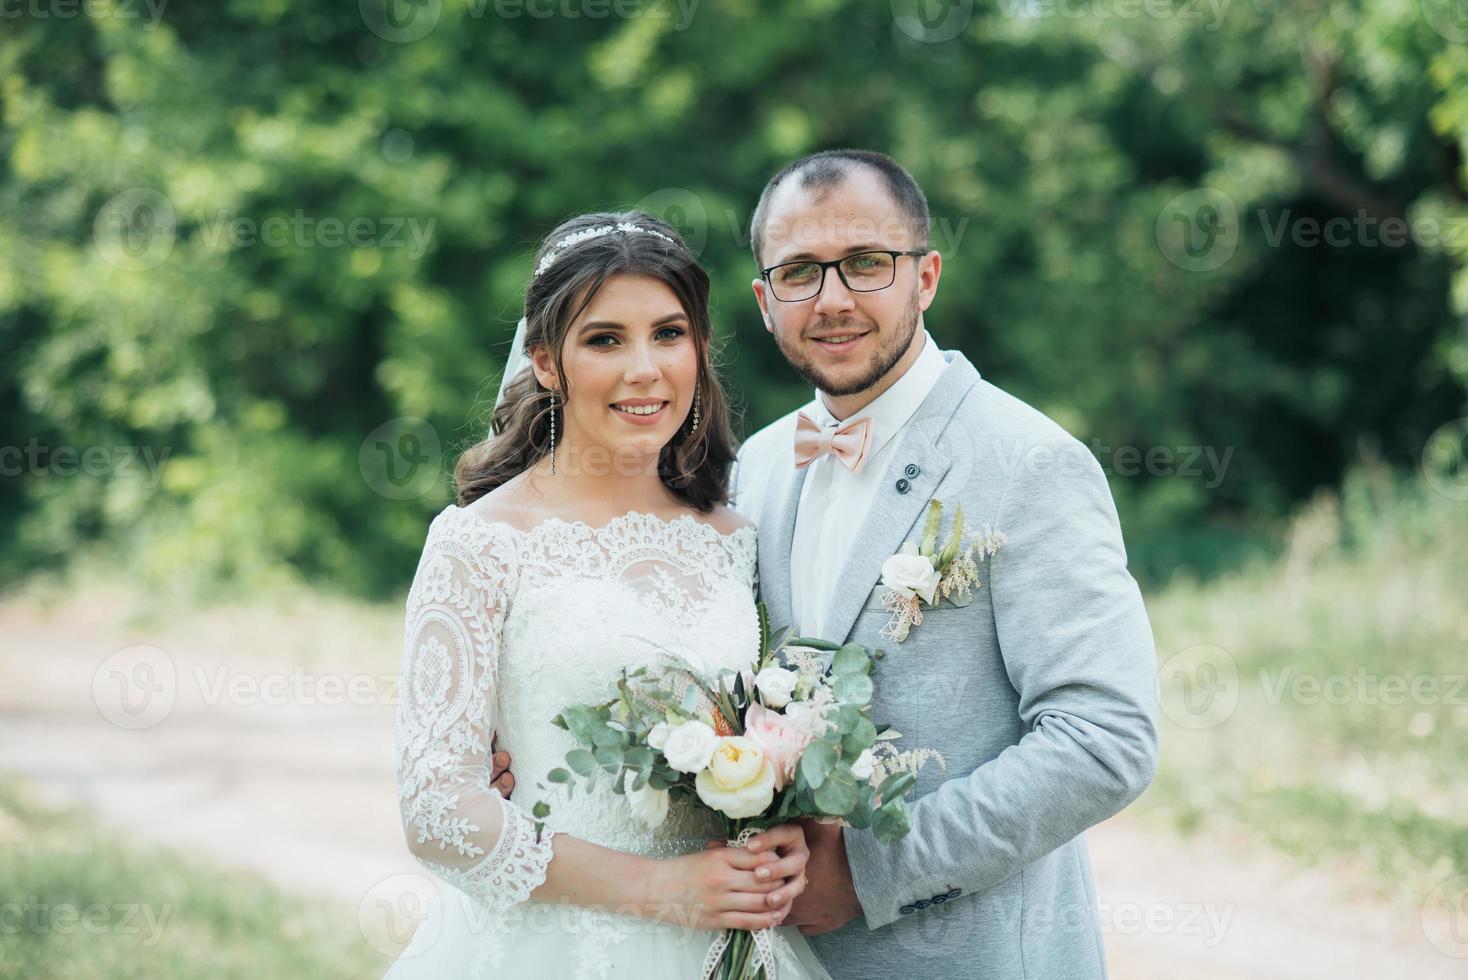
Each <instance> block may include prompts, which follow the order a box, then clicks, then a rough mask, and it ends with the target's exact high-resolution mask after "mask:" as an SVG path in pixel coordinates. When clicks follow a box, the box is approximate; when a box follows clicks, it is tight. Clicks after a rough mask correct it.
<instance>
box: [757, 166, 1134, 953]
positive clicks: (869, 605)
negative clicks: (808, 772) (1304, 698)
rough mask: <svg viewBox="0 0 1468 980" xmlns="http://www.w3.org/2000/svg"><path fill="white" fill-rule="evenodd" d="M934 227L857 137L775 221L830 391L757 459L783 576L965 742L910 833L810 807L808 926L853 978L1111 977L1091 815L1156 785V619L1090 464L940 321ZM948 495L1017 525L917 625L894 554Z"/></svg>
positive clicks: (809, 611) (769, 200) (806, 179)
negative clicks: (970, 588) (852, 822)
mask: <svg viewBox="0 0 1468 980" xmlns="http://www.w3.org/2000/svg"><path fill="white" fill-rule="evenodd" d="M928 228H929V218H928V209H927V201H926V199H925V198H924V196H923V193H922V191H921V190H920V189H919V188H918V186H917V184H916V183H915V182H914V180H913V179H912V177H911V175H909V174H908V172H907V171H906V170H905V169H903V168H902V167H901V166H900V165H898V164H897V163H896V162H895V161H893V160H891V159H890V158H888V157H886V156H883V155H881V154H877V153H870V152H866V151H858V150H837V151H830V152H824V153H817V154H814V155H812V156H808V157H805V158H803V159H801V160H797V161H796V162H795V163H792V164H791V165H790V166H788V167H786V168H785V169H784V170H782V171H781V172H780V173H778V174H776V175H775V176H774V177H773V178H772V179H771V180H770V182H769V184H768V185H766V187H765V190H764V193H763V195H762V196H761V197H760V201H759V206H758V207H757V209H756V210H755V214H754V219H753V227H752V244H753V247H754V254H755V261H756V263H757V264H758V267H759V269H760V275H759V278H757V279H755V280H754V282H753V287H754V294H755V298H756V299H757V300H758V302H759V308H760V311H761V313H762V314H763V317H764V324H765V329H766V330H768V331H769V332H770V334H771V335H773V337H774V339H775V343H776V344H777V345H778V347H779V348H780V351H781V353H783V354H784V355H785V358H786V359H787V360H788V361H789V362H790V364H791V366H792V367H793V368H795V370H796V371H797V372H798V373H799V374H800V375H801V376H802V377H803V378H805V380H807V381H809V382H810V383H811V384H812V385H813V386H814V387H815V388H816V389H817V396H816V398H815V399H814V400H813V401H812V402H810V403H809V404H807V405H806V406H804V407H803V408H802V409H801V410H800V411H799V412H792V413H791V414H789V415H787V416H785V417H784V418H782V419H780V420H779V421H776V422H774V423H773V424H771V425H769V426H767V427H766V428H764V429H761V430H760V431H759V432H758V433H756V434H755V435H754V436H752V437H751V438H750V439H749V440H748V441H747V442H746V443H745V445H744V447H743V449H742V450H741V452H740V455H739V464H738V468H737V470H736V473H735V477H734V504H735V506H736V507H737V508H738V509H739V510H740V511H741V512H742V513H744V514H745V515H746V516H748V517H749V518H750V519H751V520H753V521H754V522H755V523H756V524H757V525H758V527H759V531H758V534H759V578H760V592H761V597H762V599H763V600H764V601H765V602H766V604H767V605H768V606H769V610H770V620H771V623H772V624H773V625H775V626H780V625H785V624H790V625H792V626H793V627H794V630H795V632H794V633H793V634H792V635H804V636H812V637H820V638H822V639H826V640H831V641H835V642H837V643H844V642H856V643H860V644H863V645H865V646H868V647H881V648H882V649H884V650H885V651H886V653H887V655H886V657H885V658H884V659H883V660H882V661H881V662H880V663H879V665H878V667H877V669H876V673H875V675H874V677H873V679H874V681H875V682H876V695H875V696H874V697H873V701H872V712H871V717H872V718H873V719H874V720H875V721H877V722H886V723H889V724H891V725H892V727H893V729H894V730H896V731H898V732H901V733H902V736H903V737H902V738H901V739H900V740H898V741H897V742H896V743H894V744H895V746H896V747H897V748H898V749H902V750H905V749H932V750H936V751H937V752H938V753H940V754H941V756H942V758H943V766H942V767H941V768H940V766H939V765H938V764H937V762H936V761H930V762H929V763H928V764H927V765H926V766H925V767H924V768H923V770H922V772H921V774H920V775H919V777H918V781H917V786H916V789H915V791H914V793H913V798H912V799H911V800H910V812H911V817H912V831H911V833H909V834H908V835H907V836H906V837H905V838H903V839H901V840H900V841H897V842H896V843H894V844H891V845H884V844H882V843H880V842H878V841H877V839H876V838H875V836H874V835H873V834H872V832H871V831H870V830H854V829H852V828H849V827H848V828H845V829H842V828H839V827H834V828H833V827H830V826H825V825H821V824H815V823H809V824H808V825H807V836H808V840H809V843H810V848H811V857H810V861H809V864H808V867H807V874H808V876H809V878H810V884H809V887H808V889H807V890H806V892H805V893H804V894H803V895H801V896H800V898H799V899H797V901H796V903H795V905H794V908H793V909H792V911H791V914H790V917H789V918H788V919H787V920H786V924H795V925H799V926H800V927H801V930H802V932H804V933H806V934H807V935H809V936H811V937H812V940H811V942H812V945H813V946H814V948H815V950H816V952H817V954H819V956H820V957H821V959H822V961H823V962H824V963H825V964H826V967H827V969H829V970H830V972H831V974H832V975H833V976H835V977H871V978H884V977H938V976H953V977H964V978H973V977H976V978H985V980H1090V978H1102V977H1105V976H1106V965H1105V956H1104V952H1103V949H1102V943H1101V930H1100V924H1099V921H1098V916H1097V909H1096V896H1095V892H1094V889H1093V886H1092V881H1091V865H1090V860H1089V857H1088V855H1087V850H1086V845H1085V842H1084V840H1083V838H1082V836H1081V834H1082V832H1083V831H1084V830H1085V829H1086V828H1087V827H1090V826H1092V825H1094V824H1096V823H1098V822H1099V821H1101V820H1104V819H1106V818H1107V817H1110V816H1111V815H1112V814H1114V813H1116V812H1117V811H1119V810H1121V809H1122V808H1123V807H1125V806H1126V805H1127V804H1128V803H1130V802H1131V801H1132V800H1134V799H1135V798H1136V797H1137V796H1138V795H1139V794H1140V793H1141V792H1142V791H1143V790H1144V789H1146V787H1147V785H1148V784H1149V783H1150V782H1151V780H1152V776H1153V772H1154V768H1155V764H1156V752H1157V734H1156V724H1155V719H1156V680H1155V678H1156V664H1155V656H1154V650H1153V644H1152V633H1151V628H1150V626H1149V624H1148V621H1147V616H1146V612H1145V610H1144V608H1143V605H1142V599H1141V595H1140V594H1139V592H1138V589H1137V586H1136V583H1135V582H1134V581H1133V580H1132V577H1131V575H1130V574H1129V573H1128V572H1127V565H1126V553H1125V550H1124V549H1123V546H1122V538H1121V529H1120V527H1119V525H1118V523H1117V517H1116V510H1115V507H1114V506H1113V504H1112V500H1111V494H1110V490H1109V488H1108V486H1107V482H1106V477H1105V476H1104V475H1103V473H1102V471H1101V468H1100V466H1099V465H1098V464H1097V462H1096V460H1095V457H1094V456H1092V455H1091V454H1090V453H1089V452H1088V451H1087V450H1086V448H1085V446H1084V445H1083V444H1081V443H1080V442H1079V441H1078V440H1076V439H1075V438H1073V437H1072V436H1071V435H1069V434H1068V433H1067V432H1065V430H1063V429H1062V428H1061V427H1060V426H1059V425H1057V424H1056V423H1054V422H1053V421H1051V420H1050V419H1049V418H1047V417H1046V416H1045V415H1043V414H1041V413H1040V412H1039V411H1037V410H1035V409H1034V408H1032V407H1030V406H1029V405H1027V404H1025V403H1024V402H1021V401H1020V400H1018V399H1016V398H1014V397H1013V396H1011V395H1008V394H1006V393H1005V392H1004V391H1002V390H1001V389H999V388H997V387H995V386H994V385H992V384H990V383H989V382H987V381H984V380H982V379H981V378H980V377H979V372H978V371H977V370H975V368H974V366H973V365H972V364H970V363H969V361H968V360H967V359H966V358H965V357H964V356H963V354H961V353H959V352H957V351H943V350H939V349H938V347H937V346H936V345H935V344H934V342H933V338H932V337H931V336H930V335H929V334H928V332H927V330H926V329H925V327H924V323H923V311H924V310H926V309H927V308H928V307H929V306H930V305H931V304H932V302H933V298H934V296H935V295H936V294H937V291H938V281H939V276H940V273H941V271H942V266H943V262H942V257H941V256H940V255H939V254H938V253H937V252H936V251H932V250H931V249H930V248H929V241H928ZM930 500H937V501H940V502H941V503H942V505H943V525H942V528H941V533H940V535H939V541H940V544H941V542H943V541H945V540H946V539H947V536H948V533H949V529H950V526H951V521H952V517H953V513H954V511H955V509H956V508H957V507H958V506H959V505H960V504H961V505H962V507H963V513H964V517H965V526H966V528H967V529H969V530H971V531H973V532H975V533H981V532H983V531H985V530H993V531H997V532H1000V533H1002V535H1003V536H1004V537H1003V542H1004V543H1003V544H1002V546H1001V547H1000V548H999V550H998V551H997V552H996V553H995V554H993V555H992V557H989V558H987V559H986V560H980V561H979V563H978V570H979V573H980V575H979V578H980V581H981V582H982V585H981V586H980V587H979V588H978V589H977V591H975V592H974V593H973V597H972V600H971V601H969V602H968V603H966V604H965V605H963V606H961V607H960V606H958V605H955V604H954V603H953V602H952V601H951V600H942V601H941V602H940V603H939V605H938V606H937V607H936V608H930V607H928V606H927V605H926V604H925V605H924V606H923V607H922V621H921V623H920V624H917V625H913V626H912V627H911V630H910V633H909V634H908V635H907V637H906V639H905V640H903V641H902V642H900V643H899V642H896V641H894V640H893V639H892V638H891V629H890V627H889V621H890V620H891V618H892V615H893V614H892V612H891V611H890V610H889V609H888V608H886V607H884V605H883V601H882V598H883V595H884V593H886V592H887V591H888V589H887V586H886V585H884V584H882V583H881V581H880V579H881V577H882V566H883V563H884V562H886V560H887V559H888V558H889V557H891V556H892V555H895V554H897V553H898V552H899V551H900V550H901V548H902V545H903V543H904V542H916V541H917V540H918V539H919V538H920V537H921V536H922V529H923V524H924V519H925V515H926V514H927V511H928V503H929V501H930ZM991 540H998V539H997V538H996V539H991ZM899 564H900V563H899ZM960 601H962V600H960ZM884 627H888V629H887V632H886V634H884V632H883V631H884ZM826 656H827V657H829V656H830V655H829V654H827V655H826Z"/></svg>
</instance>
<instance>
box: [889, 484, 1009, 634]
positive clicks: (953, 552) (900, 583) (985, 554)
mask: <svg viewBox="0 0 1468 980" xmlns="http://www.w3.org/2000/svg"><path fill="white" fill-rule="evenodd" d="M942 521H943V504H942V503H941V502H940V501H937V500H933V501H929V503H928V519H927V523H925V524H924V525H923V537H922V541H920V542H918V543H917V544H914V543H913V542H911V541H909V542H907V543H906V544H904V545H903V546H902V550H901V551H899V552H898V553H897V554H895V555H893V556H892V557H891V558H888V559H887V560H886V561H884V562H882V584H883V585H885V586H886V587H887V591H886V592H885V593H883V594H882V608H884V609H886V610H887V611H888V612H890V613H891V614H892V618H891V619H890V620H888V622H887V625H886V626H883V627H882V636H885V637H888V638H889V639H893V640H896V641H897V642H898V643H901V642H902V641H903V640H905V639H907V634H908V633H909V632H910V631H911V630H912V628H913V627H914V626H921V625H922V623H923V604H924V603H926V604H927V606H928V608H930V609H931V608H933V607H934V606H937V605H938V603H940V602H942V601H943V600H944V599H947V600H948V601H950V602H952V603H953V604H954V605H955V606H966V605H968V604H969V603H970V602H972V601H973V591H974V589H977V588H980V587H981V586H982V585H983V583H982V582H980V581H979V562H981V561H983V560H984V559H986V558H991V557H993V556H994V554H995V552H997V551H998V550H999V548H1000V547H1001V546H1002V545H1003V544H1004V532H1002V531H995V530H993V529H991V528H987V527H986V528H984V534H983V536H982V537H980V538H978V539H976V540H975V539H970V540H969V541H968V542H967V543H965V542H964V539H963V505H962V504H959V505H958V506H957V507H956V508H955V509H954V512H953V527H952V529H950V530H949V532H948V541H947V543H946V544H944V545H943V550H942V551H939V550H937V548H938V529H939V527H940V526H941V525H942Z"/></svg>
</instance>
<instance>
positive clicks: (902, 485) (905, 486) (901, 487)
mask: <svg viewBox="0 0 1468 980" xmlns="http://www.w3.org/2000/svg"><path fill="white" fill-rule="evenodd" d="M896 486H897V492H898V493H907V491H909V490H911V489H912V484H911V483H908V482H907V481H906V480H898V481H897V484H896Z"/></svg>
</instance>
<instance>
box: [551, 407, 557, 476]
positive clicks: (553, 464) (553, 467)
mask: <svg viewBox="0 0 1468 980" xmlns="http://www.w3.org/2000/svg"><path fill="white" fill-rule="evenodd" d="M550 456H551V476H555V475H556V393H555V392H554V391H552V392H551V453H550Z"/></svg>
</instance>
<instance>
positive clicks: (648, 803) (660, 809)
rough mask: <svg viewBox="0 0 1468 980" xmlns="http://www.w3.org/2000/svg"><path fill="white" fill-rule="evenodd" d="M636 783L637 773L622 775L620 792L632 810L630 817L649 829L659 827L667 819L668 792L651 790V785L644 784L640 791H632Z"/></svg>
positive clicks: (628, 771)
mask: <svg viewBox="0 0 1468 980" xmlns="http://www.w3.org/2000/svg"><path fill="white" fill-rule="evenodd" d="M636 781H637V773H635V772H633V771H632V770H630V769H629V770H627V772H625V773H624V774H623V775H622V791H623V793H624V794H625V795H626V797H627V804H628V805H629V806H630V807H631V808H632V815H633V816H634V817H636V818H637V819H638V820H641V821H642V822H643V823H644V824H645V825H646V826H648V827H649V828H655V827H661V826H662V825H663V821H664V820H666V819H668V791H667V790H665V789H653V788H652V783H646V784H644V785H643V787H642V789H633V788H632V784H633V783H635V782H636Z"/></svg>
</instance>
